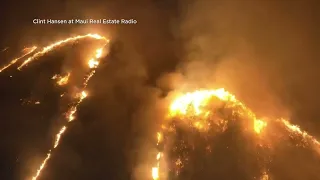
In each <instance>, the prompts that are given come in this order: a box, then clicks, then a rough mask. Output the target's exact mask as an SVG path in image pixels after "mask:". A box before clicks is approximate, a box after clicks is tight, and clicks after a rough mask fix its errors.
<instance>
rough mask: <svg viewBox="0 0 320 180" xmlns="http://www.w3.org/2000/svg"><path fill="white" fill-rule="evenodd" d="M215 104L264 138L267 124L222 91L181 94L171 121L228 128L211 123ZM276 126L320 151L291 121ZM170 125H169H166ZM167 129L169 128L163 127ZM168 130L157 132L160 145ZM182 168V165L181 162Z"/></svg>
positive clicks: (154, 171)
mask: <svg viewBox="0 0 320 180" xmlns="http://www.w3.org/2000/svg"><path fill="white" fill-rule="evenodd" d="M213 101H221V102H224V104H225V108H231V109H233V113H237V114H239V115H241V116H244V117H245V119H248V120H249V121H252V123H249V124H252V127H251V128H249V129H251V130H252V132H253V135H260V134H261V133H262V132H263V130H264V129H265V128H266V127H267V122H266V121H264V120H262V119H258V118H257V117H256V115H255V114H254V113H253V112H252V111H251V110H250V109H249V108H247V107H246V106H245V105H244V104H243V103H242V102H240V101H239V100H237V98H236V97H235V96H234V95H233V94H231V93H229V92H228V91H226V90H224V89H223V88H221V89H214V90H197V91H195V92H191V93H186V94H181V95H179V96H177V97H176V98H175V99H174V100H173V101H172V103H171V105H170V106H169V112H168V119H169V120H173V119H179V120H181V121H186V120H187V121H188V122H187V123H189V124H190V125H192V126H193V128H196V129H198V130H199V131H200V130H204V129H208V128H209V127H210V126H209V125H210V124H211V123H217V124H222V125H223V126H222V130H223V129H224V128H225V127H224V125H225V124H226V123H225V122H224V121H223V120H220V121H217V122H212V121H211V120H210V118H209V117H210V116H209V115H210V114H212V113H213V109H212V106H211V103H212V102H213ZM275 121H276V122H281V124H282V125H284V126H285V128H286V129H287V130H288V131H289V133H293V134H295V135H299V136H301V137H302V138H303V139H304V140H305V141H307V142H311V143H312V144H314V145H316V146H317V148H320V143H319V142H318V141H317V140H316V139H315V138H314V137H312V136H311V135H309V134H308V133H307V132H305V131H302V130H301V129H300V128H299V127H298V126H296V125H292V124H290V123H289V121H287V120H285V119H279V120H275ZM165 123H168V121H165ZM162 127H165V124H163V125H162ZM164 130H166V128H162V130H161V131H159V132H157V145H159V143H160V142H161V141H162V140H163V137H162V136H163V134H164ZM162 153H163V152H158V154H157V156H156V162H157V165H156V166H155V167H153V168H152V174H151V175H152V178H153V180H158V179H160V178H161V177H160V176H159V171H160V159H161V154H162ZM179 164H180V165H181V164H182V162H181V160H180V159H179ZM260 179H261V180H267V179H269V175H268V174H267V172H266V171H264V172H263V173H262V174H261V178H260Z"/></svg>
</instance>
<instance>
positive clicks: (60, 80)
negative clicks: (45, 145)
mask: <svg viewBox="0 0 320 180" xmlns="http://www.w3.org/2000/svg"><path fill="white" fill-rule="evenodd" d="M84 38H93V39H96V40H102V41H104V42H105V44H104V45H103V46H102V47H100V48H98V49H97V50H96V51H95V55H94V56H93V57H92V58H91V59H90V60H89V61H88V64H89V68H90V72H89V73H88V75H87V76H86V77H85V78H84V81H83V87H82V89H81V90H80V91H79V92H78V94H77V95H76V96H75V97H74V100H75V102H74V103H73V105H72V106H70V108H69V109H68V110H67V112H66V114H67V116H66V119H67V122H71V121H73V120H74V119H75V113H76V112H77V108H78V106H79V104H80V103H81V102H82V101H83V100H84V99H85V98H86V97H87V96H88V93H87V92H86V91H85V88H86V87H87V84H88V82H89V80H90V79H91V77H92V76H93V75H94V73H95V69H96V68H97V67H98V66H99V58H101V57H102V54H103V48H104V46H105V45H106V44H107V43H109V40H108V39H106V38H105V37H103V36H100V35H98V34H86V35H79V36H74V37H69V38H67V39H64V40H59V41H57V42H54V43H52V44H50V45H48V46H46V47H44V48H43V49H42V50H40V51H38V52H36V53H35V54H33V55H32V56H30V57H29V58H27V59H26V60H25V61H24V62H23V63H22V64H21V65H20V66H19V67H18V69H19V70H21V69H22V68H23V67H25V66H27V65H28V64H29V63H31V62H32V61H33V60H36V59H37V58H39V57H41V56H43V55H45V54H46V53H48V52H50V51H53V50H55V49H57V48H59V47H60V46H63V45H66V44H68V43H70V42H74V41H76V40H79V39H84ZM36 49H37V47H36V46H34V47H31V48H25V49H24V50H23V52H25V54H23V55H22V56H21V57H19V58H16V59H14V60H12V61H11V62H10V63H9V64H8V65H6V66H4V67H3V68H1V69H0V72H1V71H3V70H5V69H7V68H8V67H10V66H11V65H13V64H15V63H16V62H17V61H18V60H20V59H22V58H23V57H26V56H27V55H29V54H31V53H33V52H34V51H35V50H36ZM70 76H71V73H70V72H69V73H67V74H66V75H65V76H61V75H54V76H53V77H52V79H54V80H56V83H57V84H58V85H59V86H63V85H66V84H67V83H68V81H69V78H70ZM63 95H64V94H63ZM63 95H61V97H63ZM36 104H40V102H36ZM66 130H67V126H66V125H65V126H63V127H62V128H61V129H60V131H59V132H58V133H57V134H56V136H55V142H54V145H53V147H52V149H55V148H57V147H58V146H59V142H60V139H61V138H62V135H63V134H64V133H65V132H66ZM51 153H52V150H49V152H48V154H47V156H46V158H45V159H44V160H43V161H42V163H41V165H40V167H39V169H38V170H37V172H36V174H35V175H34V176H33V178H32V180H36V179H37V178H38V177H39V176H40V175H41V172H42V170H43V168H44V167H45V165H46V163H47V161H48V160H49V159H50V157H51Z"/></svg>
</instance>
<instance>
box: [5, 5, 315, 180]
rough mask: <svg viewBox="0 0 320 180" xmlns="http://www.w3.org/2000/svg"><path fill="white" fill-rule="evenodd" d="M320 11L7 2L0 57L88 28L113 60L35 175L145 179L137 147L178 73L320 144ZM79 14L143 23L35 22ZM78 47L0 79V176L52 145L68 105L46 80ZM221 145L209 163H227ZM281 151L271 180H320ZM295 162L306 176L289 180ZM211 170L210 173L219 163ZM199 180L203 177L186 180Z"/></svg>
mask: <svg viewBox="0 0 320 180" xmlns="http://www.w3.org/2000/svg"><path fill="white" fill-rule="evenodd" d="M319 7H320V5H318V4H317V2H316V1H302V0H301V1H298V0H294V1H287V0H284V1H279V2H276V1H271V2H267V1H263V0H262V1H206V0H203V1H197V2H193V1H188V2H187V1H179V2H178V1H170V0H163V1H161V0H154V1H147V0H145V1H139V2H135V3H132V2H131V1H126V0H121V1H111V0H110V1H75V0H74V1H73V0H71V1H61V0H60V1H55V0H48V1H24V2H22V1H10V3H9V1H8V2H3V4H2V5H1V11H0V12H1V16H0V18H1V23H2V26H1V27H2V28H1V32H2V33H1V42H0V47H1V48H5V47H10V48H9V49H8V50H7V51H6V52H4V53H2V54H0V58H1V59H3V61H9V59H12V58H13V57H16V53H17V52H19V51H20V50H21V49H22V48H23V47H24V46H30V45H34V44H40V45H45V44H48V43H49V42H52V41H54V40H56V39H59V38H61V37H66V36H69V35H71V34H83V33H85V32H88V31H89V30H94V31H95V32H98V33H100V34H102V35H107V36H110V37H111V41H112V43H111V50H110V54H109V56H107V57H106V58H105V59H104V61H106V62H108V63H104V64H102V65H101V67H100V68H99V70H98V72H97V74H96V75H95V76H94V77H93V79H92V80H91V81H90V85H89V87H88V91H89V92H90V96H89V97H88V99H86V100H85V102H83V103H82V104H81V106H80V108H79V111H78V115H77V121H75V122H73V123H71V124H69V127H68V131H67V133H66V134H65V136H64V138H63V139H62V141H61V145H60V146H59V148H58V149H57V151H55V153H54V154H53V155H52V158H51V160H50V161H49V163H48V165H47V168H45V170H44V172H43V174H42V176H41V178H40V179H43V180H73V179H74V180H82V179H83V180H100V179H101V180H102V179H108V180H109V179H112V180H113V179H114V180H127V179H137V180H145V179H143V178H137V177H141V175H140V176H139V175H136V171H137V167H138V166H139V163H140V162H141V161H143V156H147V153H148V152H147V151H146V150H145V149H144V147H145V146H148V145H149V144H152V143H153V142H152V140H151V135H154V134H152V133H154V132H153V131H154V130H155V128H156V127H157V126H156V125H157V124H159V121H160V120H159V119H160V118H159V117H161V116H158V114H159V113H161V110H158V106H161V105H158V104H159V103H162V99H163V97H164V95H166V93H167V91H168V89H171V86H170V85H166V84H170V82H171V81H172V80H171V77H173V79H174V77H176V76H179V77H180V75H181V74H183V75H185V76H186V77H185V78H183V79H184V80H183V81H188V82H192V83H193V84H196V85H198V86H200V87H206V86H210V85H211V84H215V86H218V85H221V86H223V87H226V89H228V90H229V89H230V91H232V92H234V93H235V94H236V95H237V96H238V97H240V99H242V100H243V101H244V102H246V103H247V104H248V106H250V107H252V109H254V110H255V111H257V112H258V113H261V114H265V113H269V114H272V116H279V115H280V116H289V117H290V118H292V121H293V122H294V123H296V124H299V125H301V126H302V127H303V128H304V129H306V130H308V132H311V134H313V135H315V136H317V137H320V129H319V126H320V121H319V117H320V113H319V110H318V102H319V101H320V97H319V96H318V92H320V85H319V83H318V82H319V77H320V75H319V70H318V69H319V65H320V61H319V58H320V54H319V53H320V50H319V49H320V26H319V24H320V13H319V12H320V11H319V10H320V9H319ZM76 17H80V18H86V17H92V18H134V19H137V20H138V24H137V25H121V26H115V25H109V26H108V25H96V26H92V25H90V26H85V25H79V26H73V25H72V26H70V25H34V24H32V19H34V18H52V19H71V18H76ZM89 43H91V42H87V41H84V42H80V43H79V44H81V46H82V45H83V46H85V45H86V44H89ZM70 49H73V51H72V52H69V50H70ZM79 51H80V50H78V49H77V48H69V49H68V47H66V48H64V49H63V48H62V49H61V51H59V52H57V53H52V54H50V55H47V56H45V57H43V58H41V60H42V63H38V64H35V65H34V66H30V67H28V68H26V70H24V71H23V72H17V71H15V69H14V68H11V69H9V70H8V71H6V72H3V73H1V74H0V84H1V85H0V88H1V89H0V93H1V96H2V97H1V103H0V106H1V110H2V111H1V118H0V119H1V120H0V127H1V130H0V137H1V140H0V179H3V180H11V179H12V180H15V179H17V180H18V179H25V178H26V177H30V176H31V175H32V174H33V172H34V170H35V169H36V168H38V164H39V163H40V162H41V160H42V158H43V157H44V156H45V154H46V152H47V150H48V149H49V148H50V147H51V145H52V140H53V135H54V134H55V133H56V131H57V130H58V128H59V127H60V125H61V123H62V122H63V119H62V118H61V113H60V112H61V106H63V105H62V104H61V102H60V101H59V93H60V92H61V89H57V88H55V87H53V84H52V83H53V82H51V81H48V80H49V78H50V77H51V76H52V75H53V74H54V73H55V71H57V70H61V67H63V66H64V60H66V61H68V60H70V59H72V58H75V57H77V55H76V54H80V52H79ZM56 59H59V61H55V60H56ZM44 61H45V62H44ZM1 64H2V63H1ZM168 74H169V75H168ZM9 75H13V78H9ZM159 79H161V80H162V81H161V82H163V81H164V83H159ZM209 82H210V83H209ZM163 84H165V85H163ZM168 86H169V87H168ZM30 93H32V95H31V94H30ZM30 97H32V98H36V99H41V102H43V103H41V105H38V106H22V105H21V101H20V99H21V98H30ZM42 100H43V101H42ZM160 109H161V108H160ZM158 111H160V112H158ZM233 133H235V132H233ZM227 138H228V135H226V137H221V139H227ZM221 141H223V140H221ZM233 141H235V140H234V139H233V140H230V141H228V142H229V143H230V142H233ZM219 142H220V141H219ZM221 143H222V142H221ZM144 144H147V145H144ZM222 146H223V143H222V145H221V147H220V146H219V148H220V149H218V150H217V151H218V152H219V153H218V154H217V155H216V156H214V157H213V159H214V158H215V157H217V158H219V157H221V156H223V154H224V153H225V155H226V154H227V156H228V157H227V158H226V162H231V161H232V160H233V159H232V158H231V157H232V154H233V152H227V151H226V150H225V149H223V147H222ZM235 148H236V145H235ZM285 152H286V151H283V152H282V153H279V156H281V157H282V160H283V161H281V160H279V162H277V163H278V164H280V165H283V166H284V167H282V166H280V165H279V166H278V168H279V167H280V170H279V169H278V170H277V171H281V172H282V173H278V174H280V175H279V177H278V178H275V179H279V178H280V179H281V180H286V179H297V180H306V179H308V180H309V179H310V180H313V179H314V180H316V179H317V178H318V179H319V176H318V177H316V175H315V174H314V173H315V172H316V171H317V170H319V169H318V168H316V167H311V165H306V164H305V163H309V161H308V160H304V158H306V157H304V156H302V155H301V156H298V155H296V154H295V153H296V152H295V151H292V152H290V153H289V152H288V153H285ZM297 152H299V153H300V154H301V153H303V152H302V151H297ZM228 153H230V156H229V154H228ZM284 154H285V155H284ZM289 155H292V156H295V157H297V158H296V161H293V160H292V162H291V161H286V160H288V159H290V158H291V157H290V156H289ZM280 159H281V158H280ZM220 161H221V162H222V161H223V160H221V159H220ZM220 161H218V162H220ZM288 164H289V165H288ZM290 164H297V165H299V164H300V165H301V164H303V167H298V168H299V170H301V173H296V174H295V173H293V174H294V177H291V175H288V174H290V173H289V172H291V171H295V172H297V167H295V166H294V165H291V166H290ZM310 164H312V165H313V164H317V165H319V162H318V161H317V162H312V163H310ZM211 165H212V164H211ZM285 165H286V166H285ZM212 166H213V167H209V169H214V167H215V166H217V165H212ZM219 167H220V166H219ZM223 167H226V168H225V170H224V171H220V172H219V173H220V174H219V173H217V174H216V175H217V176H218V178H220V179H246V176H242V174H243V172H242V171H241V170H243V169H241V168H238V167H237V165H235V163H234V164H231V165H230V166H223ZM307 168H308V169H309V170H307ZM231 169H232V170H233V172H234V173H230V171H231ZM310 169H311V170H310ZM228 170H230V171H228ZM240 171H241V172H242V173H241V172H240ZM139 172H140V171H139ZM244 172H246V173H247V172H250V171H248V170H244ZM147 173H149V172H147ZM223 173H225V174H223ZM197 178H200V179H201V178H204V177H203V176H199V177H193V178H192V179H197ZM208 179H211V178H208Z"/></svg>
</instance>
